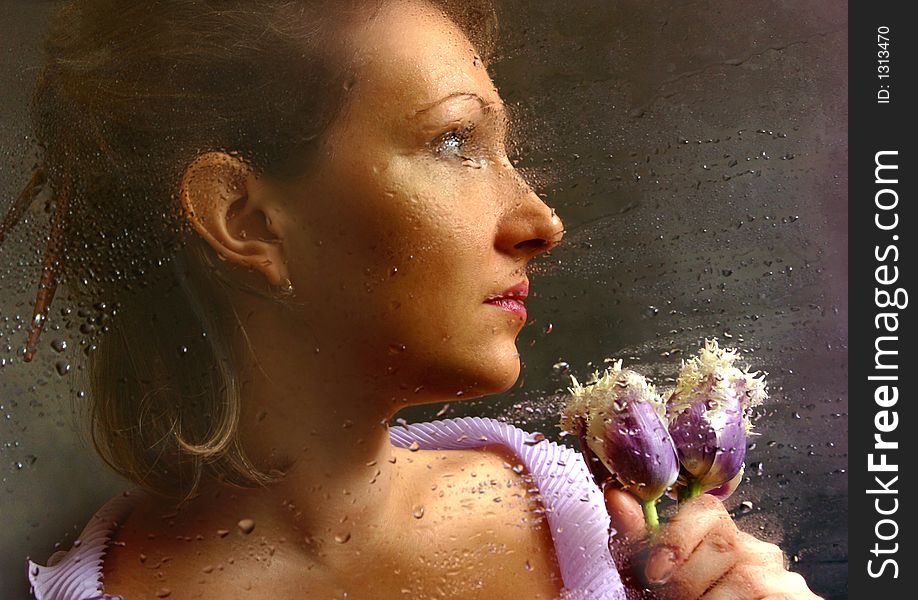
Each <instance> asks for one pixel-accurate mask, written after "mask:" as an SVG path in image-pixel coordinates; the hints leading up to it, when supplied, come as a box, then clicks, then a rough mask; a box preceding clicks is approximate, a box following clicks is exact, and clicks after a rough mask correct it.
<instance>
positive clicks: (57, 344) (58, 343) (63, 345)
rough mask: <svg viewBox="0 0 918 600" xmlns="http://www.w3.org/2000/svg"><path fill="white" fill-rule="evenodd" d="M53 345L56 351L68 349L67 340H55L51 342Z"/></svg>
mask: <svg viewBox="0 0 918 600" xmlns="http://www.w3.org/2000/svg"><path fill="white" fill-rule="evenodd" d="M51 347H52V348H53V349H54V351H55V352H63V351H64V350H66V349H67V340H53V341H52V342H51Z"/></svg>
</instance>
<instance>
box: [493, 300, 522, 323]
mask: <svg viewBox="0 0 918 600" xmlns="http://www.w3.org/2000/svg"><path fill="white" fill-rule="evenodd" d="M485 304H490V305H492V306H497V307H498V308H502V309H504V310H509V311H510V312H512V313H513V314H515V315H519V316H520V317H522V318H523V319H525V318H526V305H525V304H523V303H522V302H520V301H519V300H515V299H513V298H495V299H494V300H486V301H485Z"/></svg>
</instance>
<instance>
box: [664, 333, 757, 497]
mask: <svg viewBox="0 0 918 600" xmlns="http://www.w3.org/2000/svg"><path fill="white" fill-rule="evenodd" d="M737 358H739V356H738V354H737V352H736V351H735V350H726V349H721V348H719V347H718V346H717V342H716V341H713V340H706V341H705V347H704V348H703V349H702V350H701V351H700V352H699V354H698V356H697V357H695V358H692V359H691V360H689V361H688V362H687V363H684V364H683V366H682V371H681V372H680V374H679V378H678V380H677V381H676V389H675V391H673V392H672V394H671V395H670V396H669V399H668V401H667V413H668V415H669V419H670V423H669V432H670V434H671V435H672V437H673V441H674V442H675V444H676V450H677V451H678V454H679V461H680V462H681V463H682V472H681V474H680V482H679V485H680V486H681V487H683V488H685V489H687V490H688V491H687V492H686V494H687V495H686V496H685V497H691V496H694V495H697V494H698V493H699V492H703V491H708V490H715V489H717V490H718V491H720V492H721V493H722V494H723V493H725V494H726V495H729V493H731V492H732V491H733V489H735V487H736V485H733V486H732V489H730V486H727V485H726V484H728V483H731V482H732V483H738V481H734V480H735V479H736V477H737V474H738V473H740V471H741V469H742V467H743V460H744V459H745V457H746V437H747V435H748V434H749V432H750V431H751V429H752V425H751V423H750V421H749V408H750V407H752V406H755V405H757V404H760V403H761V402H762V401H763V400H764V399H765V398H766V397H767V394H766V392H765V380H764V376H762V377H758V375H759V373H757V372H756V373H749V372H748V371H746V370H740V369H739V368H737V367H735V366H733V363H734V362H735V361H736V359H737ZM724 497H725V496H724Z"/></svg>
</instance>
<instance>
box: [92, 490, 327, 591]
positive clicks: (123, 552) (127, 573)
mask: <svg viewBox="0 0 918 600" xmlns="http://www.w3.org/2000/svg"><path fill="white" fill-rule="evenodd" d="M284 542H285V541H284V540H283V539H276V538H271V539H268V538H266V537H265V536H260V535H258V534H257V532H256V533H253V534H251V535H243V534H242V533H240V532H239V531H233V530H230V529H229V528H220V527H219V526H215V525H214V524H213V523H211V522H209V521H208V520H206V519H201V518H199V517H198V516H197V515H194V514H192V515H190V516H187V517H186V516H184V515H182V514H180V513H179V512H177V511H176V510H174V509H172V507H171V506H170V505H169V504H168V503H166V502H163V501H161V500H157V499H156V498H154V497H152V496H148V497H146V498H145V499H144V500H143V501H141V502H138V504H137V506H136V507H135V509H134V511H133V512H132V513H131V515H130V516H129V517H128V518H127V519H126V520H125V522H124V523H123V524H122V526H121V527H120V528H119V529H118V531H117V532H116V533H115V535H114V537H113V539H112V541H111V543H110V544H109V547H108V551H107V552H106V555H105V557H104V558H103V565H102V572H103V574H104V580H103V588H104V591H105V593H106V594H112V595H120V596H122V597H124V598H125V599H126V600H134V599H135V598H136V599H139V598H151V599H154V598H168V599H169V600H185V599H206V598H221V599H226V600H233V599H235V598H239V599H240V600H241V599H243V598H245V599H246V600H253V599H256V598H260V597H262V596H264V597H270V598H276V597H282V598H284V597H290V598H294V597H298V594H301V592H302V590H304V589H308V590H310V591H312V592H315V593H317V594H319V595H320V596H321V597H328V598H332V597H335V596H334V595H333V594H332V591H331V590H332V587H331V584H330V583H329V582H328V581H327V578H326V577H324V576H323V574H322V573H321V572H320V570H319V569H315V570H312V569H311V565H304V564H303V562H302V561H300V562H298V563H297V567H298V568H297V569H293V570H292V569H291V568H290V567H291V564H293V562H294V561H293V559H292V552H291V551H292V547H291V546H292V544H290V543H284ZM325 592H328V593H327V594H325Z"/></svg>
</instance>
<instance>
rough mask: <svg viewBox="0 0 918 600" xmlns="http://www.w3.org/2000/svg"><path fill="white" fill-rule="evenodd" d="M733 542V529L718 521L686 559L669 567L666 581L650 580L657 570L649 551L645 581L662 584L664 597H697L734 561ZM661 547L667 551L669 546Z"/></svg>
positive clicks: (720, 576) (686, 599)
mask: <svg viewBox="0 0 918 600" xmlns="http://www.w3.org/2000/svg"><path fill="white" fill-rule="evenodd" d="M735 541H736V536H735V532H734V531H732V529H731V528H730V527H729V525H728V524H726V523H724V522H721V521H717V522H716V523H715V524H714V525H713V526H712V528H711V529H709V530H708V533H707V535H705V537H704V539H702V540H701V543H699V544H698V546H696V547H695V549H694V550H693V551H692V553H691V554H690V555H689V556H688V557H686V559H685V561H684V562H682V564H681V565H678V566H675V565H674V566H672V567H671V571H672V573H671V576H670V577H669V580H668V581H661V580H659V579H658V580H657V581H653V580H652V579H650V578H651V576H656V577H659V573H658V572H654V565H653V562H652V561H653V560H654V558H653V554H652V556H651V560H650V561H648V565H647V577H648V584H650V585H651V586H654V585H661V584H663V583H665V584H666V585H665V587H664V588H663V589H664V590H665V591H664V593H663V596H664V597H666V598H678V599H679V600H683V599H685V600H689V599H691V600H694V599H695V598H699V597H701V596H702V595H703V594H704V593H705V591H707V590H708V588H710V587H711V586H713V585H714V583H716V582H717V581H718V580H719V579H722V578H723V577H724V576H725V575H726V574H727V573H729V572H730V571H731V569H733V567H734V565H736V564H737V558H738V554H737V552H736V543H735ZM664 548H665V549H666V550H668V547H664Z"/></svg>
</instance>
